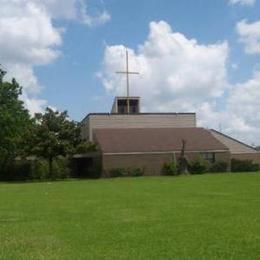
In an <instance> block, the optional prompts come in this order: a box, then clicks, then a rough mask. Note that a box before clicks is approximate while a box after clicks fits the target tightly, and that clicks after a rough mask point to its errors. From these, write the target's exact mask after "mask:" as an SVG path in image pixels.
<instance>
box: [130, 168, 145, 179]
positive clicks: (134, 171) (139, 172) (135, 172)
mask: <svg viewBox="0 0 260 260" xmlns="http://www.w3.org/2000/svg"><path fill="white" fill-rule="evenodd" d="M144 172H145V168H138V167H136V168H130V169H128V175H129V176H132V177H140V176H143V175H144Z"/></svg>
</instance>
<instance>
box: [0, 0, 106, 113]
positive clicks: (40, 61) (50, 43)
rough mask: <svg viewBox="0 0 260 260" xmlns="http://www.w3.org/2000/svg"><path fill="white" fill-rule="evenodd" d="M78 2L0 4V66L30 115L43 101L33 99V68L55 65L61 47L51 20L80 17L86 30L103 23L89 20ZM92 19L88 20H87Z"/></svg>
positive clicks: (10, 0)
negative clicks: (18, 87) (16, 87)
mask: <svg viewBox="0 0 260 260" xmlns="http://www.w3.org/2000/svg"><path fill="white" fill-rule="evenodd" d="M81 3H84V2H83V1H81V0H44V1H42V0H0V6H1V8H0V63H1V64H3V65H4V67H5V68H6V69H7V71H8V76H9V77H15V78H16V79H17V81H18V82H19V83H20V84H21V85H22V86H23V87H24V89H23V91H24V95H23V100H24V101H25V104H26V105H27V107H28V108H29V109H30V111H31V112H35V111H36V112H39V111H40V110H41V109H42V107H43V106H46V104H47V101H44V100H41V99H38V98H37V94H39V93H40V90H41V88H42V87H41V85H40V83H39V82H38V79H37V77H36V76H35V73H34V68H35V66H39V65H47V64H50V63H52V62H53V61H55V60H56V59H57V58H58V57H59V55H60V51H59V50H58V48H59V47H60V46H61V44H62V33H63V32H64V29H63V28H58V27H55V26H54V24H53V20H54V19H73V20H76V21H78V22H80V23H85V21H84V20H82V19H83V18H82V14H84V15H85V17H88V19H89V20H90V21H91V23H90V22H89V24H87V25H88V26H93V25H96V24H102V23H105V22H106V21H107V20H108V18H107V17H108V16H109V15H108V14H107V15H105V14H106V13H104V14H102V15H100V16H91V15H89V14H88V12H87V9H86V8H87V6H86V4H85V3H84V5H81ZM91 19H92V20H91Z"/></svg>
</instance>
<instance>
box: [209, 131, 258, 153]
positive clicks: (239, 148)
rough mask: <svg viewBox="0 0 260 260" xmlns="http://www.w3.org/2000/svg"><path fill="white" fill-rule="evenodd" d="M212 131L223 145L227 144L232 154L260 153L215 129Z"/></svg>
mask: <svg viewBox="0 0 260 260" xmlns="http://www.w3.org/2000/svg"><path fill="white" fill-rule="evenodd" d="M210 131H211V132H212V134H213V135H214V136H215V137H216V138H217V139H218V140H219V141H220V142H221V143H223V144H225V145H226V146H227V147H228V148H229V150H230V152H231V154H241V153H258V151H257V150H256V149H255V148H254V147H252V146H250V145H247V144H245V143H242V142H240V141H238V140H236V139H234V138H232V137H230V136H228V135H225V134H223V133H220V132H218V131H216V130H214V129H211V130H210Z"/></svg>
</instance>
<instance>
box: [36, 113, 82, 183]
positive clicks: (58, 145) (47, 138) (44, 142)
mask: <svg viewBox="0 0 260 260" xmlns="http://www.w3.org/2000/svg"><path fill="white" fill-rule="evenodd" d="M35 119H36V124H35V127H34V131H33V138H32V149H31V153H32V154H34V155H36V156H40V157H42V158H45V159H47V160H48V164H49V177H50V178H52V179H54V175H53V161H54V159H55V158H56V157H58V156H59V155H61V156H69V155H72V154H73V153H74V152H75V150H76V148H77V146H78V145H79V144H80V143H81V135H80V132H81V130H80V126H79V124H77V123H76V122H74V121H70V120H69V118H68V114H67V112H66V111H64V112H61V113H60V112H58V111H54V110H52V109H51V108H46V110H45V113H44V114H42V113H38V114H36V115H35Z"/></svg>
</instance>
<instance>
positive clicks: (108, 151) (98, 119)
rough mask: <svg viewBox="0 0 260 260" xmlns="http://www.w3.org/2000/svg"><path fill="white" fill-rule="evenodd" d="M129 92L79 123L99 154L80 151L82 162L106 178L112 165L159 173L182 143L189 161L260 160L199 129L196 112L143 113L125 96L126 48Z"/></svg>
mask: <svg viewBox="0 0 260 260" xmlns="http://www.w3.org/2000/svg"><path fill="white" fill-rule="evenodd" d="M117 73H120V74H125V75H126V86H127V96H126V97H116V98H115V100H114V104H113V106H112V110H111V112H110V113H91V114H89V115H87V116H86V117H85V118H84V119H83V121H82V138H83V139H84V140H86V141H90V142H94V143H95V144H96V145H97V147H98V152H97V153H94V154H87V155H78V156H77V157H78V160H79V161H80V160H82V163H83V165H84V163H86V162H88V163H87V165H91V163H92V164H93V163H94V162H96V161H99V162H100V164H101V167H102V173H103V175H104V176H109V172H110V171H111V170H112V169H117V168H133V167H138V168H142V169H145V174H146V175H160V174H161V170H162V167H163V165H164V164H165V163H168V162H171V161H172V160H176V159H178V157H179V156H180V154H181V151H182V147H183V142H185V143H186V149H185V155H186V158H187V160H188V161H192V160H195V159H197V158H200V157H202V158H204V159H205V160H207V161H209V162H210V163H214V162H226V163H227V165H229V166H230V162H231V159H232V158H235V159H240V160H246V159H250V160H253V161H254V162H256V163H259V164H260V153H259V152H257V151H256V150H255V149H254V148H253V147H251V146H249V145H246V144H244V143H242V142H239V141H238V140H235V139H233V138H231V137H229V136H227V135H224V134H222V133H220V132H218V131H216V130H209V129H205V128H201V127H197V122H196V114H195V113H142V111H141V99H140V97H131V96H130V95H129V75H131V74H139V73H138V72H131V71H129V66H128V51H127V50H126V71H119V72H117Z"/></svg>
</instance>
